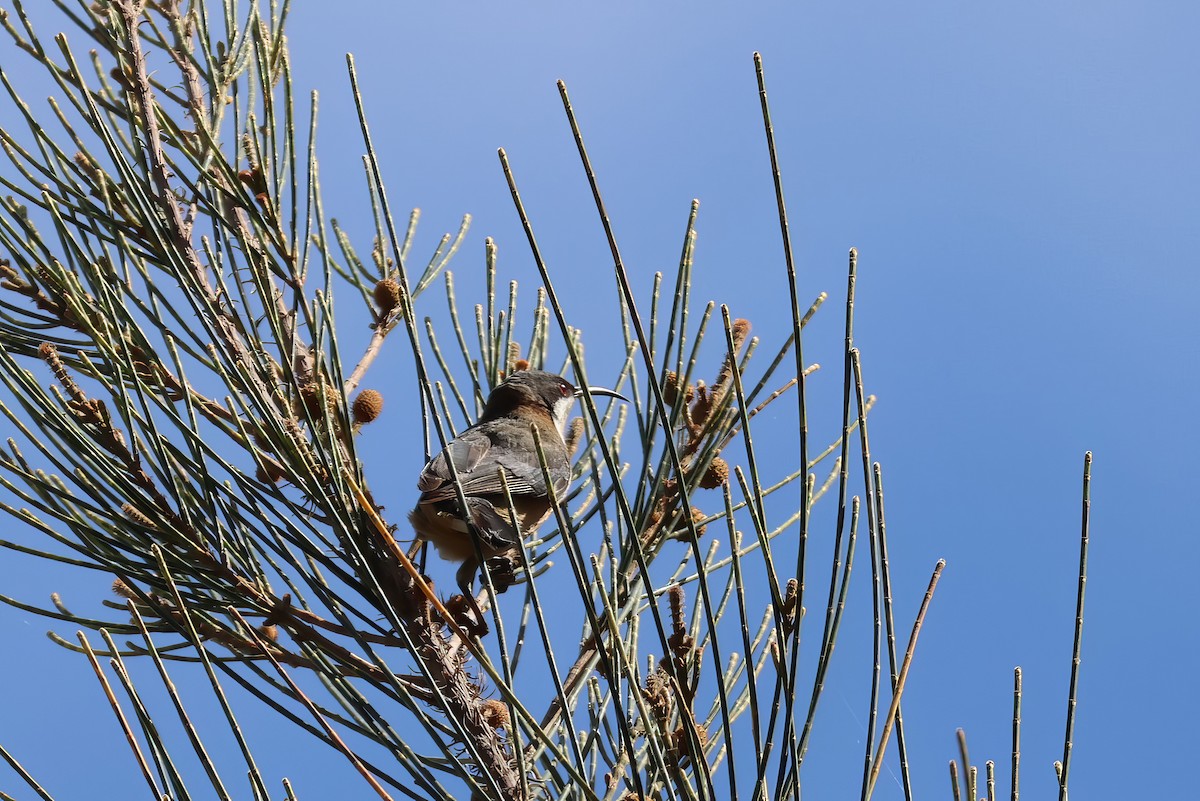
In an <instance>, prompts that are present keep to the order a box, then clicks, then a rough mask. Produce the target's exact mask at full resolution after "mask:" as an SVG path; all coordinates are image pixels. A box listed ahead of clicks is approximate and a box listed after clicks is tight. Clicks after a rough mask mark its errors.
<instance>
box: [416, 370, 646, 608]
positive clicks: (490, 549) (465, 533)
mask: <svg viewBox="0 0 1200 801" xmlns="http://www.w3.org/2000/svg"><path fill="white" fill-rule="evenodd" d="M588 392H590V393H591V394H592V395H607V396H611V397H615V398H621V400H625V398H624V397H622V396H621V395H619V394H617V393H616V392H614V391H612V390H611V389H603V388H600V387H589V388H588ZM582 394H583V390H581V389H576V388H575V387H574V386H572V385H571V384H570V382H568V381H567V380H566V379H564V378H563V377H562V376H559V375H555V374H554V373H547V372H543V371H541V370H522V371H519V372H514V373H512V374H510V375H509V376H508V378H507V379H505V380H504V382H503V383H501V384H500V385H499V386H497V387H496V388H495V389H494V390H492V393H491V394H490V395H489V396H488V399H487V404H486V406H485V407H484V410H483V415H482V416H481V417H480V418H479V421H478V422H477V423H475V425H473V426H471V427H470V428H468V429H467V430H466V431H464V432H463V433H462V434H460V435H458V436H457V437H455V438H454V439H453V440H451V441H450V442H449V444H447V445H446V447H445V449H444V450H442V452H441V453H440V454H438V455H437V456H436V457H434V458H433V460H431V461H430V462H429V464H427V465H425V469H423V470H422V471H421V476H420V478H418V479H417V489H419V490H420V491H421V497H420V498H419V499H418V500H417V505H416V507H414V508H413V510H412V511H411V512H410V513H409V515H408V520H409V522H410V523H412V526H413V530H414V531H415V532H416V534H417V537H418V538H420V539H422V540H426V541H428V542H431V543H433V546H434V547H435V548H437V552H438V555H439V556H441V557H442V558H443V559H445V560H447V561H450V562H462V566H461V567H460V568H459V569H458V572H457V573H456V574H455V578H456V580H457V582H458V586H459V588H460V589H461V590H462V592H463V595H464V596H465V597H466V598H467V599H468V602H469V603H470V604H471V606H472V607H474V609H475V610H476V613H477V614H478V607H477V606H475V603H474V595H473V592H472V586H473V585H474V582H475V573H476V571H478V569H479V566H480V558H481V557H482V558H483V559H490V558H491V557H493V556H499V555H501V554H505V553H509V552H511V551H513V550H515V549H516V547H517V546H518V544H519V543H520V541H521V538H522V537H526V536H529V535H530V534H532V533H533V532H534V531H536V530H537V528H538V526H540V525H541V524H542V522H543V521H544V520H545V519H546V518H547V517H549V515H550V511H551V510H550V494H549V492H548V490H547V488H546V474H547V473H548V474H549V476H550V481H551V482H552V483H553V486H554V496H555V497H556V498H562V497H563V494H564V493H565V492H566V490H567V488H568V487H569V486H570V483H571V461H570V454H568V452H567V444H566V441H565V440H564V439H563V434H564V432H565V430H566V425H567V416H568V414H569V413H570V411H571V406H572V405H574V403H575V398H577V397H579V396H581V395H582ZM534 431H537V436H538V440H539V441H540V443H541V447H542V454H543V456H544V458H545V464H546V470H545V472H543V469H542V462H541V460H540V459H539V458H538V451H537V447H536V446H535V444H534V433H533V432H534ZM451 464H453V466H454V473H451V471H450V465H451ZM455 474H457V476H458V481H459V483H460V484H462V489H463V494H464V495H465V497H466V502H467V503H466V506H467V508H466V512H467V514H466V516H465V517H464V515H463V513H462V511H463V510H462V507H461V506H460V504H459V497H458V490H457V488H456V487H455V484H454V475H455ZM501 474H503V475H504V479H505V480H506V481H507V484H508V492H509V495H511V497H512V507H513V509H515V510H516V513H517V520H515V521H514V520H513V519H512V515H511V513H510V510H509V503H508V497H507V496H506V495H505V493H504V484H503V483H502V482H501V478H500V475H501ZM477 545H478V547H476V546H477ZM478 622H479V623H480V624H483V621H482V616H480V617H479V620H478Z"/></svg>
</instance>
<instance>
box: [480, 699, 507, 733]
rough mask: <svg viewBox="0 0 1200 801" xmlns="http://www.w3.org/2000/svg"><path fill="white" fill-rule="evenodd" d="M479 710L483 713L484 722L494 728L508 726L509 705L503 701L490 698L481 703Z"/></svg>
mask: <svg viewBox="0 0 1200 801" xmlns="http://www.w3.org/2000/svg"><path fill="white" fill-rule="evenodd" d="M479 712H480V713H481V714H482V715H483V722H484V723H486V724H487V725H488V726H491V727H492V728H493V729H503V728H506V727H507V726H508V722H509V716H508V706H507V705H506V704H505V703H504V702H503V701H497V700H496V699H495V698H489V699H488V700H486V701H483V702H482V703H480V704H479Z"/></svg>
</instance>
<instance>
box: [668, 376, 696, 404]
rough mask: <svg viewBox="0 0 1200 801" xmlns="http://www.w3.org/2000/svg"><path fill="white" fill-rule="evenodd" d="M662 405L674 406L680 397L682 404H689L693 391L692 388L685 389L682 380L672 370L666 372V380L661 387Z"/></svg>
mask: <svg viewBox="0 0 1200 801" xmlns="http://www.w3.org/2000/svg"><path fill="white" fill-rule="evenodd" d="M662 391H663V403H665V404H667V405H668V406H674V405H675V404H676V403H678V402H679V399H680V398H681V397H682V398H683V402H684V403H691V401H692V397H693V396H694V394H695V390H694V389H693V388H692V387H690V386H689V387H685V386H684V385H683V379H682V378H681V377H680V376H679V374H678V373H676V372H675V371H674V370H668V371H667V376H666V379H665V380H664V381H663V385H662Z"/></svg>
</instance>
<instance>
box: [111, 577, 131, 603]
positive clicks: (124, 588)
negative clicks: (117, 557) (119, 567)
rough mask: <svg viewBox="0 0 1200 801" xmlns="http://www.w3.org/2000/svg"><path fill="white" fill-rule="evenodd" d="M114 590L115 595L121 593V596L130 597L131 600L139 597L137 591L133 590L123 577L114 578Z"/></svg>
mask: <svg viewBox="0 0 1200 801" xmlns="http://www.w3.org/2000/svg"><path fill="white" fill-rule="evenodd" d="M112 591H113V594H114V595H119V596H121V597H122V598H127V599H129V600H135V599H136V598H137V593H135V592H134V591H133V590H132V589H131V588H130V587H129V585H128V584H126V583H125V582H124V581H122V580H121V579H114V580H113V583H112Z"/></svg>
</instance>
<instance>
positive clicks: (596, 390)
mask: <svg viewBox="0 0 1200 801" xmlns="http://www.w3.org/2000/svg"><path fill="white" fill-rule="evenodd" d="M583 393H584V390H583V388H582V387H580V388H579V389H577V390H575V397H577V398H582V397H583ZM587 393H588V394H589V395H604V396H606V397H609V398H620V399H621V400H623V401H625V402H626V403H629V398H627V397H625V396H624V395H622V394H621V393H619V392H614V391H613V390H611V389H605V388H604V387H588V388H587Z"/></svg>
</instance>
